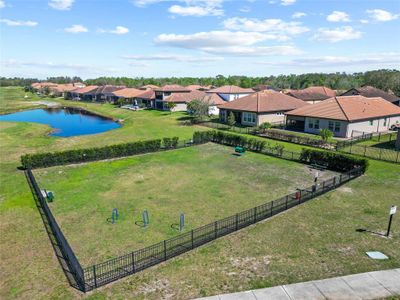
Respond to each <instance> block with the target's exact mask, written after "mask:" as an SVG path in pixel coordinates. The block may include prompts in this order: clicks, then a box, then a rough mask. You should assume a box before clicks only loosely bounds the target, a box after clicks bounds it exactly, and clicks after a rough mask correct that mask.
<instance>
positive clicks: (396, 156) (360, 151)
mask: <svg viewBox="0 0 400 300" xmlns="http://www.w3.org/2000/svg"><path fill="white" fill-rule="evenodd" d="M336 150H337V151H340V152H345V153H349V154H356V155H360V156H364V157H368V158H373V159H378V160H383V161H388V162H394V163H400V151H396V150H390V149H384V148H378V147H371V146H366V145H357V144H353V143H338V144H337V147H336Z"/></svg>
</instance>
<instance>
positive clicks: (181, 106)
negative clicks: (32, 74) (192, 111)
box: [163, 102, 187, 111]
mask: <svg viewBox="0 0 400 300" xmlns="http://www.w3.org/2000/svg"><path fill="white" fill-rule="evenodd" d="M163 110H169V109H168V102H163ZM171 111H187V104H186V103H176V106H175V107H174V108H173V109H171Z"/></svg>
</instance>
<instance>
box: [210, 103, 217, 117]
mask: <svg viewBox="0 0 400 300" xmlns="http://www.w3.org/2000/svg"><path fill="white" fill-rule="evenodd" d="M208 114H209V115H213V116H218V115H219V108H218V107H217V106H216V105H210V106H209V107H208Z"/></svg>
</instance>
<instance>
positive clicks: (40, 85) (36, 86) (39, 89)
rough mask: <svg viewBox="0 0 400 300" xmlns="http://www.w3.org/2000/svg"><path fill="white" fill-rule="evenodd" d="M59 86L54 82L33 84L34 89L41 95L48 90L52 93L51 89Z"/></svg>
mask: <svg viewBox="0 0 400 300" xmlns="http://www.w3.org/2000/svg"><path fill="white" fill-rule="evenodd" d="M56 86H57V83H53V82H34V83H32V84H31V87H32V89H33V90H34V91H35V92H37V93H39V94H41V93H43V92H44V91H45V90H46V89H48V90H49V91H50V88H54V87H56Z"/></svg>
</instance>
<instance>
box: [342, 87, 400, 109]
mask: <svg viewBox="0 0 400 300" xmlns="http://www.w3.org/2000/svg"><path fill="white" fill-rule="evenodd" d="M354 95H360V96H364V97H368V98H371V97H381V98H383V99H385V100H386V101H389V102H391V103H393V104H395V105H398V106H400V97H399V96H396V95H395V94H393V93H388V92H385V91H383V90H380V89H377V88H375V87H373V86H369V85H364V86H362V87H359V88H352V89H350V90H348V91H347V92H344V93H343V94H342V95H341V96H354Z"/></svg>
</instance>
